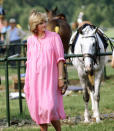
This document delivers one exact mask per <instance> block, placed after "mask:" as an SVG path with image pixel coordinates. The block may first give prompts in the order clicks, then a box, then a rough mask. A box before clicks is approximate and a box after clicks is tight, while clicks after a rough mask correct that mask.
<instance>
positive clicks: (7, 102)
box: [5, 46, 10, 126]
mask: <svg viewBox="0 0 114 131" xmlns="http://www.w3.org/2000/svg"><path fill="white" fill-rule="evenodd" d="M6 50H7V54H6V59H5V83H6V115H7V122H8V126H10V104H9V79H8V46H7V47H6Z"/></svg>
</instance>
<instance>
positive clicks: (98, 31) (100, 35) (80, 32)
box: [71, 24, 109, 53]
mask: <svg viewBox="0 0 114 131" xmlns="http://www.w3.org/2000/svg"><path fill="white" fill-rule="evenodd" d="M86 26H90V27H91V28H93V29H96V26H95V25H92V24H84V25H82V26H81V27H79V28H78V29H77V33H76V35H75V36H74V40H73V42H72V47H71V52H72V53H74V47H75V44H76V42H77V39H78V36H79V34H82V30H83V29H84V28H85V27H86ZM97 34H98V35H99V37H100V38H101V40H102V42H103V45H104V48H105V50H106V48H107V47H108V40H109V38H108V37H107V36H106V35H105V34H104V33H103V32H102V31H101V29H99V28H98V30H97Z"/></svg>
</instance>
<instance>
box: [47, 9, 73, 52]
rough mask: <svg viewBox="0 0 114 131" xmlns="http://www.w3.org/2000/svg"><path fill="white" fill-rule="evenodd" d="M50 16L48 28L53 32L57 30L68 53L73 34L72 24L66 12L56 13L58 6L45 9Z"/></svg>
mask: <svg viewBox="0 0 114 131" xmlns="http://www.w3.org/2000/svg"><path fill="white" fill-rule="evenodd" d="M45 10H46V13H47V16H48V20H49V21H48V24H47V29H48V30H50V31H53V32H57V33H58V34H59V35H60V37H61V40H62V42H63V47H64V53H65V54H67V53H68V49H69V40H70V37H71V34H72V31H71V28H70V25H69V24H68V23H67V20H66V17H65V15H64V14H59V15H56V11H57V7H56V8H55V9H54V10H48V9H45Z"/></svg>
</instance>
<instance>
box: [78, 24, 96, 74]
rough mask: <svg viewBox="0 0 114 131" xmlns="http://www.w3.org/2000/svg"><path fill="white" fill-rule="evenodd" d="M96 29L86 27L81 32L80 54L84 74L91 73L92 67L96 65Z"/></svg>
mask: <svg viewBox="0 0 114 131" xmlns="http://www.w3.org/2000/svg"><path fill="white" fill-rule="evenodd" d="M96 31H97V29H93V28H92V27H91V26H86V27H85V28H84V29H83V30H82V31H81V34H80V35H81V39H80V45H81V52H82V54H83V60H84V65H85V72H86V73H90V74H92V73H93V70H94V69H93V67H94V64H95V63H96V57H97V55H96V53H97V51H98V40H97V36H96Z"/></svg>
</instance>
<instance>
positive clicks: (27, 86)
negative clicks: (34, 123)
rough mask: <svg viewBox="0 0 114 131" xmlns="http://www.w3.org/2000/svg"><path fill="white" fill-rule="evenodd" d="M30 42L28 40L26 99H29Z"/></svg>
mask: <svg viewBox="0 0 114 131" xmlns="http://www.w3.org/2000/svg"><path fill="white" fill-rule="evenodd" d="M29 43H30V41H29V40H27V61H26V75H25V85H24V93H25V95H26V99H27V100H28V99H29V60H30V47H29V45H30V44H29Z"/></svg>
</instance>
